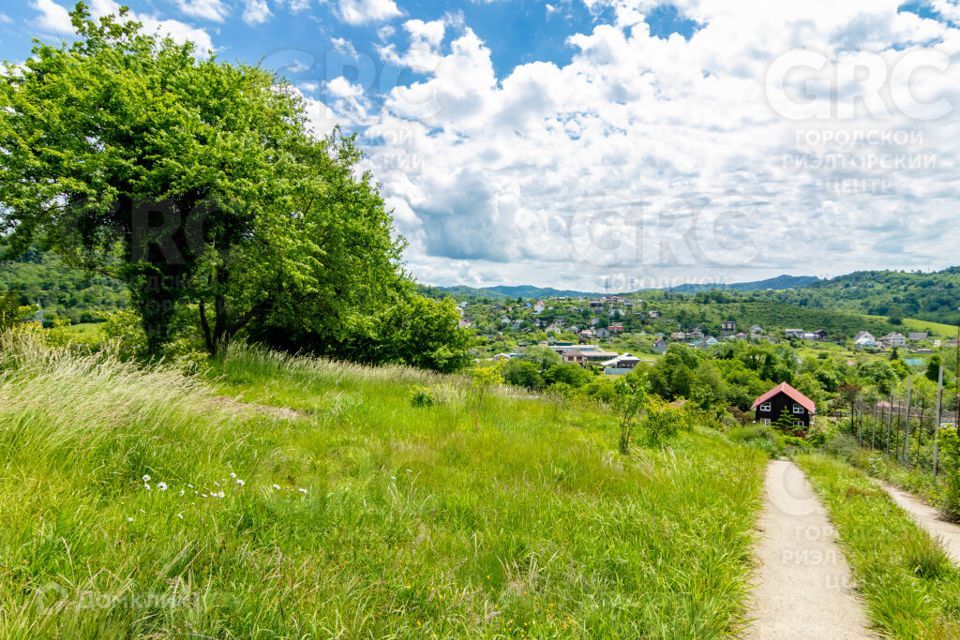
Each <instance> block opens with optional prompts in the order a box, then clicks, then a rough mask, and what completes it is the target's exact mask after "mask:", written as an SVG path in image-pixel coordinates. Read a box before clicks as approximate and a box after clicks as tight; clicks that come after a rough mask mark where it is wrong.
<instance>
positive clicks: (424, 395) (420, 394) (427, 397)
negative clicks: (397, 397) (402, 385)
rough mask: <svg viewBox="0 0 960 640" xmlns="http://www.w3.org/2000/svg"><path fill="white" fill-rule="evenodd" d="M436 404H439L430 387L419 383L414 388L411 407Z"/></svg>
mask: <svg viewBox="0 0 960 640" xmlns="http://www.w3.org/2000/svg"><path fill="white" fill-rule="evenodd" d="M435 404H437V399H436V398H435V397H434V396H433V392H431V391H430V389H428V388H427V387H421V386H419V385H417V386H415V387H414V388H413V395H411V397H410V406H411V407H418V408H419V407H432V406H433V405H435Z"/></svg>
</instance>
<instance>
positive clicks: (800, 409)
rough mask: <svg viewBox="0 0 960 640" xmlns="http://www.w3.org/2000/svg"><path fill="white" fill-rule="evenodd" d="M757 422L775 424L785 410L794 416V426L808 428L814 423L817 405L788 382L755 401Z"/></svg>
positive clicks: (754, 407)
mask: <svg viewBox="0 0 960 640" xmlns="http://www.w3.org/2000/svg"><path fill="white" fill-rule="evenodd" d="M752 408H753V409H754V410H755V411H756V416H757V422H760V423H762V424H773V423H775V422H777V421H778V420H779V419H780V416H782V415H783V413H784V412H787V413H788V414H789V415H790V416H791V417H792V418H793V426H794V427H796V428H797V429H802V430H806V429H807V428H808V427H809V426H810V425H811V424H813V420H814V417H815V416H816V415H817V405H816V404H815V403H814V402H813V400H811V399H810V398H808V397H807V396H805V395H803V394H802V393H800V392H799V391H797V390H796V389H794V388H793V387H791V386H790V385H789V384H787V383H786V382H784V383H782V384H779V385H777V386H775V387H774V388H773V389H770V391H767V392H766V393H765V394H763V395H762V396H760V397H759V398H757V399H756V400H754V401H753V407H752Z"/></svg>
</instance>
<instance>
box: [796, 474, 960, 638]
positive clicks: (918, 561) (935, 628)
mask: <svg viewBox="0 0 960 640" xmlns="http://www.w3.org/2000/svg"><path fill="white" fill-rule="evenodd" d="M797 463H798V464H799V465H800V466H801V467H802V468H803V469H804V471H806V472H807V474H808V475H809V477H810V480H811V482H812V483H813V485H814V487H815V489H816V490H817V493H818V494H820V496H821V497H822V498H823V499H824V501H825V503H826V505H827V509H828V510H829V512H830V519H831V520H832V521H833V523H834V525H835V526H836V528H837V531H838V534H839V538H840V543H841V545H842V547H843V549H844V551H845V553H846V557H847V559H848V560H849V562H850V565H851V568H852V570H853V574H854V577H855V579H856V581H857V586H858V588H859V590H860V591H861V592H862V593H863V594H864V597H865V599H866V601H867V605H868V609H869V613H870V617H871V618H872V620H873V622H874V623H875V624H876V626H877V627H878V628H880V629H882V630H883V631H884V632H886V633H887V634H888V635H889V636H890V637H893V638H911V639H912V638H916V639H918V640H919V639H929V640H941V639H942V640H949V639H952V638H960V569H957V567H955V566H953V565H951V563H950V560H949V558H948V556H947V555H946V553H945V552H944V551H943V549H942V548H941V546H940V545H939V543H938V542H936V541H934V540H933V539H932V538H930V536H929V535H928V534H927V533H926V532H924V531H923V530H922V529H920V527H919V526H917V525H916V524H915V523H914V522H913V520H912V519H911V518H910V516H909V515H907V514H906V513H904V512H903V511H902V510H901V509H900V508H898V507H897V506H896V504H894V502H893V501H892V500H891V499H890V497H889V496H888V495H887V494H886V492H885V491H883V490H882V489H881V488H880V487H878V486H877V485H876V484H875V483H874V482H873V481H871V480H870V479H869V478H868V477H866V476H865V475H864V474H863V473H861V472H860V471H858V470H856V469H854V468H853V467H851V466H850V465H848V464H846V463H844V462H841V461H839V460H836V459H833V458H829V457H826V456H822V455H810V456H800V457H798V459H797Z"/></svg>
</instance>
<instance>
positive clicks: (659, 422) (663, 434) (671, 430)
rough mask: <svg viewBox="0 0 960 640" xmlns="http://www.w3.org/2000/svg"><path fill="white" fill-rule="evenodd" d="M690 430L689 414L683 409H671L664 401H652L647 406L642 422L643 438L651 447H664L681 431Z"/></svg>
mask: <svg viewBox="0 0 960 640" xmlns="http://www.w3.org/2000/svg"><path fill="white" fill-rule="evenodd" d="M689 428H690V420H689V416H688V415H687V412H686V411H685V410H684V409H683V408H682V407H671V406H670V405H669V404H667V403H666V402H663V401H662V400H652V401H651V402H650V403H649V404H648V405H647V411H646V414H645V415H644V417H643V420H642V422H641V429H642V432H643V437H644V439H645V440H646V443H647V444H648V445H649V446H662V445H663V444H664V443H666V442H667V441H668V440H670V439H672V438H674V437H675V436H676V435H677V434H678V433H679V432H680V431H681V430H687V429H689Z"/></svg>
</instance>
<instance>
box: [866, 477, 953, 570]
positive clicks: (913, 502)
mask: <svg viewBox="0 0 960 640" xmlns="http://www.w3.org/2000/svg"><path fill="white" fill-rule="evenodd" d="M881 484H882V485H883V488H884V489H886V491H887V493H889V494H890V497H891V498H893V501H894V502H896V503H897V504H898V505H899V506H900V508H901V509H903V510H904V511H906V512H907V513H909V514H910V515H911V516H912V517H913V519H914V520H915V521H916V522H917V524H919V525H920V526H921V527H923V528H924V529H926V531H927V533H929V534H930V535H931V536H933V537H934V538H940V540H942V541H943V548H944V549H945V550H946V552H947V555H949V556H950V558H951V559H952V560H953V561H954V563H956V564H958V565H960V526H957V525H955V524H952V523H950V522H947V521H946V520H944V519H943V514H941V513H940V511H939V510H937V509H936V508H934V507H931V506H930V505H928V504H927V503H926V502H923V501H922V500H920V499H919V498H917V497H916V496H913V495H911V494H909V493H907V492H906V491H901V490H900V489H898V488H896V487H894V486H892V485H889V484H886V483H881Z"/></svg>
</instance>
